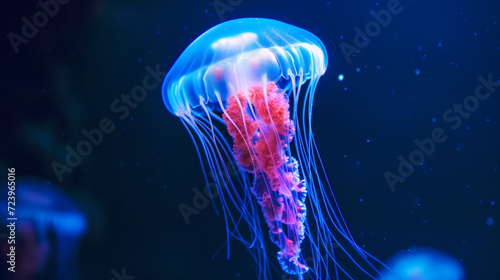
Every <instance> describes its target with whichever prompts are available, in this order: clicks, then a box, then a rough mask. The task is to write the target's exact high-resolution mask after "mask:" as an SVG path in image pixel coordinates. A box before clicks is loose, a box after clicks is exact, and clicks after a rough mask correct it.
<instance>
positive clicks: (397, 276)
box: [381, 247, 465, 280]
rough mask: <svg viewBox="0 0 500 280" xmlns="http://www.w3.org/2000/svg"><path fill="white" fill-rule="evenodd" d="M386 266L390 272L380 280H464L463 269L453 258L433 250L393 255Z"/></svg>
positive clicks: (410, 251) (420, 248)
mask: <svg viewBox="0 0 500 280" xmlns="http://www.w3.org/2000/svg"><path fill="white" fill-rule="evenodd" d="M387 264H388V265H389V267H390V268H391V270H388V271H386V272H385V273H384V276H383V277H382V278H381V280H442V279H450V280H451V279H453V280H463V279H465V272H464V269H463V267H462V265H461V264H460V263H459V262H458V261H457V260H456V259H455V258H453V257H452V256H450V255H448V254H446V253H444V252H441V251H439V250H436V249H433V248H425V247H417V248H412V250H409V251H405V252H402V253H398V254H396V255H394V256H393V257H391V258H390V259H389V261H388V262H387Z"/></svg>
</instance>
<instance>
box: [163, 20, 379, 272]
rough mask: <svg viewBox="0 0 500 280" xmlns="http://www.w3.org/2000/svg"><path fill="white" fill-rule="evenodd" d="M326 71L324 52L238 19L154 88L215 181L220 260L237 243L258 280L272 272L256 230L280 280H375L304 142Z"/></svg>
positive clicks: (300, 37)
mask: <svg viewBox="0 0 500 280" xmlns="http://www.w3.org/2000/svg"><path fill="white" fill-rule="evenodd" d="M327 64H328V58H327V53H326V49H325V46H324V45H323V43H322V42H321V41H320V39H319V38H318V37H316V36H315V35H313V34H312V33H310V32H308V31H306V30H303V29H301V28H298V27H295V26H292V25H289V24H286V23H283V22H280V21H277V20H271V19H263V18H243V19H236V20H232V21H227V22H224V23H221V24H219V25H217V26H215V27H213V28H211V29H209V30H208V31H206V32H205V33H203V34H202V35H200V36H199V37H198V38H197V39H196V40H194V41H193V42H192V43H191V44H190V45H189V47H188V48H186V49H185V50H184V52H183V53H182V54H181V55H180V57H179V58H178V59H177V60H176V62H175V63H174V64H173V66H172V67H171V69H170V70H169V72H168V73H167V75H166V77H165V79H164V82H163V85H162V96H163V101H164V103H165V106H166V107H167V109H168V110H169V111H170V112H171V113H172V114H173V115H175V116H177V117H179V119H180V120H181V122H182V123H183V125H184V126H185V128H186V129H187V131H188V132H189V135H190V137H191V139H192V141H193V143H194V145H195V147H196V150H197V152H198V158H199V160H200V163H201V166H202V170H203V174H204V176H205V180H206V181H207V183H208V180H209V179H210V180H213V181H214V182H215V185H216V190H214V191H213V193H214V194H216V195H217V196H218V197H219V198H220V204H217V205H219V206H216V207H215V210H216V212H217V214H219V215H221V216H223V217H224V220H225V224H226V230H227V239H228V242H227V244H228V245H227V253H228V257H229V256H230V249H229V248H230V246H229V244H230V243H229V241H230V239H232V238H233V239H235V240H238V241H241V242H243V243H244V244H245V245H246V247H247V248H248V250H249V251H250V253H251V255H252V256H253V258H254V260H255V262H256V263H257V267H258V274H259V279H260V278H262V277H263V278H265V279H272V275H273V272H272V271H275V270H276V264H275V263H274V262H270V261H269V255H270V254H272V252H270V253H269V254H268V253H267V252H268V251H269V250H273V249H270V248H266V246H265V242H266V239H265V238H267V237H265V234H263V232H264V231H265V230H266V228H267V230H268V238H269V240H271V241H272V243H274V244H275V245H276V246H277V248H276V247H274V248H276V249H277V253H276V254H277V261H278V263H279V265H280V268H281V270H282V271H283V272H284V273H285V276H284V277H285V278H286V277H295V278H298V279H306V276H307V278H308V279H333V278H335V279H338V278H339V275H346V276H347V277H348V278H349V279H353V277H354V276H353V275H354V274H352V273H351V272H350V271H349V270H351V269H353V267H354V269H355V270H357V271H361V273H362V274H363V275H368V276H369V277H370V278H371V279H376V278H375V277H376V275H378V274H379V271H378V269H377V265H378V266H380V265H383V264H382V263H381V262H380V261H378V260H377V259H376V258H374V257H373V256H372V255H370V254H369V253H367V252H366V251H365V250H363V249H362V248H360V247H359V246H358V245H356V243H355V242H354V239H353V237H352V235H351V233H350V232H349V230H348V228H347V225H346V223H345V222H344V218H343V217H342V214H341V213H340V209H339V207H338V205H337V202H336V200H335V197H334V196H333V192H332V188H331V186H330V183H329V182H328V179H327V177H326V173H325V170H324V168H323V165H322V163H321V158H320V155H319V151H318V147H317V145H316V142H315V140H314V137H313V132H312V129H311V124H312V112H313V99H314V94H315V90H316V87H317V85H318V82H319V78H320V77H321V76H322V75H323V74H324V73H325V71H326V68H327ZM234 170H236V171H237V172H236V176H233V175H232V174H233V173H234V172H233V171H234ZM213 197H215V195H214V196H212V201H213ZM214 205H215V204H214ZM259 212H261V214H260V213H259ZM260 215H262V216H260ZM308 217H309V218H308ZM262 218H263V220H264V221H262ZM304 242H306V243H307V245H303V244H302V243H304ZM304 247H305V248H307V251H303V249H304ZM276 249H274V250H276ZM334 249H335V252H334ZM340 255H342V256H340ZM346 261H348V262H350V264H343V262H346ZM278 270H279V268H278ZM286 275H289V276H286ZM285 278H284V279H285Z"/></svg>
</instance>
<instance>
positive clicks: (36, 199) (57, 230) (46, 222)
mask: <svg viewBox="0 0 500 280" xmlns="http://www.w3.org/2000/svg"><path fill="white" fill-rule="evenodd" d="M15 193H16V207H15V209H16V210H15V215H16V217H17V221H18V224H19V225H23V224H24V225H28V226H29V228H33V229H34V233H35V234H36V240H37V241H38V243H45V242H46V243H50V242H49V235H50V234H51V233H53V234H54V236H55V237H56V242H57V244H54V245H55V246H53V248H57V267H58V279H61V280H62V279H64V280H76V279H78V278H79V276H78V275H79V271H78V255H77V253H78V247H79V243H80V239H81V238H82V236H83V234H84V233H85V231H86V229H87V223H86V219H85V216H84V215H83V213H82V212H81V211H80V210H79V208H78V207H77V206H76V205H75V203H74V202H73V200H72V199H70V198H69V197H67V196H66V195H65V194H63V193H62V192H60V191H58V190H57V189H55V188H53V187H51V186H50V185H48V184H47V183H46V182H43V181H40V180H33V179H30V180H26V179H19V180H18V181H17V183H16V191H15ZM4 206H5V205H4V204H2V202H0V207H2V209H3V208H4ZM5 209H7V206H5ZM2 213H3V211H2ZM4 214H5V213H4ZM35 255H36V254H35Z"/></svg>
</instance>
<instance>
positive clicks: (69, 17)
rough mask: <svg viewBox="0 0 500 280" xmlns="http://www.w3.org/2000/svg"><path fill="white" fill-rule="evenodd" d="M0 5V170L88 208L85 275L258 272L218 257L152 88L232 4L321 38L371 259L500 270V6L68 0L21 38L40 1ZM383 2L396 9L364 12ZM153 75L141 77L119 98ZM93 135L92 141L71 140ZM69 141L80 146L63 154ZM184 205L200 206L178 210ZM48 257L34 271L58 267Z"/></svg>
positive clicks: (197, 184) (472, 274) (242, 258)
mask: <svg viewBox="0 0 500 280" xmlns="http://www.w3.org/2000/svg"><path fill="white" fill-rule="evenodd" d="M389 2H391V4H390V5H389V6H388V3H389ZM61 3H63V1H61ZM221 3H222V4H221ZM0 5H1V6H2V7H1V9H0V10H1V11H3V16H2V25H1V30H2V34H3V39H2V54H1V56H2V63H1V65H2V77H3V79H2V93H3V94H2V98H1V99H0V100H1V101H0V104H1V105H0V106H1V107H0V112H1V114H2V145H1V146H0V147H1V148H0V149H1V150H0V151H1V155H2V156H1V158H0V167H1V169H2V170H6V169H7V168H8V167H15V168H16V170H17V176H19V177H21V176H22V177H37V178H41V179H42V180H44V181H47V182H50V183H51V184H56V185H59V186H60V188H61V189H63V190H64V191H65V192H67V193H68V194H69V195H70V196H72V197H73V198H74V200H76V201H78V203H79V204H80V205H81V207H82V208H83V209H85V213H86V216H87V219H88V227H89V228H88V231H87V233H86V235H85V237H84V239H83V243H82V246H81V248H80V251H79V256H80V262H79V266H80V275H81V279H112V278H114V279H119V278H123V279H127V278H124V277H123V274H124V271H126V273H125V275H133V276H135V279H137V280H142V279H256V275H257V274H256V268H255V265H254V262H253V259H252V258H251V256H250V255H249V254H248V251H247V250H246V249H245V248H244V246H243V245H241V244H240V243H238V242H237V241H231V244H230V245H231V247H230V248H231V258H230V260H227V247H226V246H225V242H226V230H225V224H224V219H223V217H219V216H217V215H216V213H215V211H214V208H213V207H212V206H211V205H208V206H205V205H201V206H200V205H198V206H200V207H198V208H196V207H194V206H195V205H193V198H194V197H195V196H196V193H197V192H198V191H201V192H203V187H204V185H205V179H204V177H203V173H202V170H201V167H200V165H199V161H198V156H197V154H196V150H195V149H194V145H193V144H192V141H191V138H190V137H189V134H188V133H187V132H186V130H185V128H184V127H183V126H182V124H181V122H180V121H179V120H178V119H177V118H176V117H174V116H172V115H171V114H170V113H169V112H168V111H167V110H166V108H165V106H164V104H163V101H162V99H161V89H160V86H159V85H158V81H161V75H162V73H159V72H167V71H168V69H169V68H170V67H171V66H172V64H173V63H174V62H175V59H176V58H177V57H178V56H179V55H180V54H181V53H182V51H183V50H184V49H185V48H186V47H187V46H188V45H189V44H190V42H192V40H194V39H195V38H196V37H197V36H198V35H200V34H201V33H203V32H204V31H206V30H207V29H209V28H210V27H212V26H214V25H216V24H218V23H220V22H221V21H225V20H230V19H235V18H240V17H265V18H272V19H277V20H280V21H283V22H286V23H289V24H292V25H296V26H299V27H301V28H303V29H306V30H309V31H310V32H312V33H314V34H315V35H316V36H318V37H319V38H320V39H321V40H322V41H323V43H324V44H325V46H326V49H327V52H328V57H329V65H328V69H327V71H326V73H325V75H324V76H323V77H322V78H321V79H320V83H319V85H318V87H317V90H316V98H315V100H316V102H315V104H314V116H313V123H312V126H313V129H314V131H315V137H316V140H317V143H318V144H319V149H320V153H321V155H322V159H323V163H324V165H325V169H326V172H327V174H328V176H329V178H330V180H331V183H332V186H333V187H334V192H335V194H336V197H337V200H338V202H339V206H340V208H341V209H342V213H343V214H344V217H345V219H346V221H347V224H348V225H349V228H350V230H351V232H352V234H353V237H354V239H355V240H356V241H357V243H358V244H359V245H360V246H363V248H364V249H366V250H367V251H369V252H370V253H371V254H373V255H374V256H376V257H377V258H379V259H380V260H382V261H386V260H388V259H389V258H390V257H391V256H392V255H394V254H396V253H398V252H400V251H401V250H407V249H408V248H412V247H431V248H434V249H437V250H440V251H443V252H446V253H447V254H449V255H450V256H452V257H453V258H455V259H456V260H457V261H458V262H459V263H461V265H462V266H463V268H464V269H465V272H466V275H467V277H466V279H487V280H489V279H491V280H495V279H500V270H499V268H498V263H499V260H500V259H499V253H500V245H499V244H500V243H499V240H498V236H499V227H498V226H499V222H500V220H499V219H500V217H499V210H498V205H499V204H498V203H499V201H500V197H499V196H500V193H499V186H500V185H499V184H500V174H499V171H498V166H499V165H500V145H499V142H500V141H499V135H498V134H499V132H500V126H499V125H500V115H499V105H500V97H499V92H500V87H498V85H497V83H498V80H499V79H500V67H499V66H500V64H499V63H500V18H499V12H500V3H499V2H498V1H484V0H483V1H409V0H405V1H401V2H400V3H399V5H396V4H394V2H393V1H381V2H377V1H330V2H327V1H272V2H271V1H249V0H240V1H225V0H220V1H216V2H213V3H211V2H209V1H192V2H183V1H143V2H141V1H101V0H91V1H85V2H79V1H75V0H73V1H69V2H68V3H67V4H64V5H63V4H58V7H59V9H58V11H57V12H54V13H53V17H52V16H48V17H47V20H46V23H45V22H44V18H39V19H35V21H38V23H39V26H40V27H36V26H35V28H34V29H36V31H35V30H29V29H30V28H29V27H26V28H25V29H26V30H24V31H25V32H27V33H26V34H28V35H29V36H25V35H26V34H24V35H23V29H22V28H23V26H24V25H25V22H24V21H23V20H22V18H23V17H26V20H27V21H29V22H31V23H32V22H33V16H34V15H35V14H36V13H37V12H39V11H43V7H41V6H38V5H37V3H36V2H35V1H28V2H26V3H22V4H13V3H5V2H4V3H2V4H0ZM48 9H50V8H48ZM221 9H222V10H223V9H225V10H226V11H225V12H224V13H223V14H221V13H220V12H221ZM53 11H54V10H53ZM218 11H219V12H218ZM381 11H392V12H391V17H390V20H389V18H379V20H380V22H381V24H380V23H379V24H374V23H372V22H376V18H377V15H380V14H381ZM374 15H375V16H374ZM42 23H44V24H42ZM377 26H378V27H379V28H377ZM12 33H13V34H15V35H12ZM9 34H10V35H9ZM28 37H31V38H28ZM352 54H354V55H352ZM147 75H149V76H150V77H151V79H150V80H149V81H148V82H149V83H150V84H151V85H152V86H151V89H150V90H148V91H147V93H146V94H145V95H143V96H141V98H142V99H141V101H140V102H131V101H130V100H129V101H127V97H126V96H125V95H129V94H131V91H132V90H133V89H134V87H136V86H138V85H142V84H143V82H144V81H143V79H144V77H145V76H147ZM340 75H342V76H340ZM341 77H342V78H341ZM153 85H156V86H153ZM478 86H479V89H478ZM476 91H477V92H476ZM124 96H125V97H124ZM128 102H130V103H128ZM95 129H99V130H100V131H101V132H100V133H101V135H102V137H99V136H98V135H99V133H97V134H95V133H96V132H95ZM83 130H85V131H83ZM92 133H94V134H92ZM86 134H89V135H90V134H91V135H94V136H93V137H94V138H93V139H94V140H95V143H91V144H92V145H89V146H90V147H91V149H92V150H91V151H89V146H85V145H84V144H81V145H80V146H79V143H80V142H81V141H82V140H84V139H87V138H86V136H85V135H86ZM84 146H85V147H84ZM78 147H80V150H81V151H83V152H84V153H85V154H88V155H87V156H81V157H80V160H78V157H71V156H69V163H70V164H68V154H71V153H72V152H71V150H75V151H76V152H78V151H77V150H78ZM412 161H413V162H414V163H413V164H412ZM410 164H411V166H410ZM400 166H401V167H400ZM398 169H399V170H398ZM70 171H71V172H70ZM1 176H2V178H1V180H2V181H6V180H7V172H6V171H2V173H1ZM2 199H4V198H2ZM5 199H6V198H5ZM198 202H199V201H198ZM199 203H201V204H204V201H203V200H202V201H201V202H199ZM183 204H184V205H187V206H190V207H193V208H194V209H196V212H195V213H193V214H192V215H191V216H189V217H188V218H187V219H186V218H185V217H183V215H182V214H181V212H180V211H179V206H180V205H183ZM1 211H4V209H2V210H1ZM186 221H187V222H189V223H188V224H187V222H186ZM4 224H5V222H4V221H2V222H1V225H2V227H0V229H1V230H0V233H1V234H6V233H7V230H6V228H5V227H4ZM1 237H2V235H0V241H2V242H1V243H0V247H2V248H4V245H5V244H6V242H5V241H4V239H2V238H1ZM19 238H20V236H19ZM23 244H25V243H21V244H20V245H18V246H19V252H21V251H22V250H23V248H25V247H22V246H24V245H23ZM56 247H57V245H56V242H55V241H54V242H52V243H51V248H53V249H54V252H55V250H56V249H55V248H56ZM220 248H222V250H220V252H219V249H220ZM273 249H274V248H272V247H271V248H270V250H271V254H270V259H271V261H274V260H275V257H274V256H275V252H274V251H272V250H273ZM26 250H28V249H26ZM28 251H29V250H28ZM36 251H37V250H36V249H34V252H36ZM20 254H21V255H22V253H20ZM27 254H28V253H25V255H24V257H26V256H27ZM214 256H215V257H214ZM19 258H23V256H20V257H19ZM56 258H57V257H56V256H55V253H54V254H49V255H48V257H47V258H46V259H45V260H44V263H45V266H42V268H40V269H38V270H36V272H35V273H34V274H33V276H32V278H28V279H53V278H51V277H52V276H53V275H54V273H53V271H55V270H56V266H57V262H56V261H55V259H56ZM4 259H5V254H4V252H3V251H2V255H1V256H0V260H2V265H1V269H2V272H1V273H3V274H0V275H2V279H11V278H12V274H10V273H7V272H6V269H7V267H6V266H5V267H4V265H5V262H4V261H3V260H4ZM28 267H33V265H28ZM122 268H124V269H125V270H122ZM4 275H5V276H4ZM353 275H354V279H367V278H366V276H364V275H362V274H359V273H358V272H356V271H354V272H353ZM281 276H282V274H280V273H278V272H277V273H276V276H275V278H273V279H281ZM4 277H5V278H4ZM12 279H15V278H12ZM130 279H132V278H130ZM341 279H342V278H341Z"/></svg>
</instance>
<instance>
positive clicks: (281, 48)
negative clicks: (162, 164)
mask: <svg viewBox="0 0 500 280" xmlns="http://www.w3.org/2000/svg"><path fill="white" fill-rule="evenodd" d="M327 64H328V58H327V54H326V49H325V46H324V45H323V43H322V42H321V41H320V40H319V39H318V38H317V37H316V36H315V35H313V34H312V33H310V32H308V31H306V30H304V29H301V28H298V27H295V26H292V25H289V24H285V23H282V22H279V21H276V20H271V19H262V18H244V19H236V20H232V21H227V22H224V23H222V24H219V25H217V26H215V27H213V28H211V29H210V30H208V31H206V32H205V33H203V34H202V35H201V36H199V37H198V38H197V39H196V40H194V41H193V42H192V43H191V44H190V46H189V47H188V48H186V50H185V51H184V52H183V53H182V54H181V56H180V57H179V58H178V59H177V61H176V62H175V63H174V65H173V66H172V68H171V69H170V71H169V72H168V73H167V76H166V77H165V80H164V82H163V89H162V91H163V100H164V102H165V105H166V106H167V108H168V110H169V111H170V112H171V113H172V114H174V115H177V116H182V115H184V114H187V112H189V111H191V112H193V111H196V112H198V113H203V110H200V108H199V107H200V105H201V104H200V102H204V103H212V104H218V103H219V99H221V101H222V103H223V102H224V101H225V100H226V99H227V97H228V95H229V94H230V93H235V92H237V91H238V90H242V91H245V90H247V89H248V88H251V87H262V86H264V85H265V84H266V83H267V82H273V81H274V82H278V81H279V80H280V79H285V80H290V78H296V77H302V83H305V82H306V81H307V80H308V79H318V78H319V76H321V75H323V73H324V72H325V71H326V68H327ZM296 86H299V85H296ZM218 96H219V97H218ZM218 105H220V104H218Z"/></svg>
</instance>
